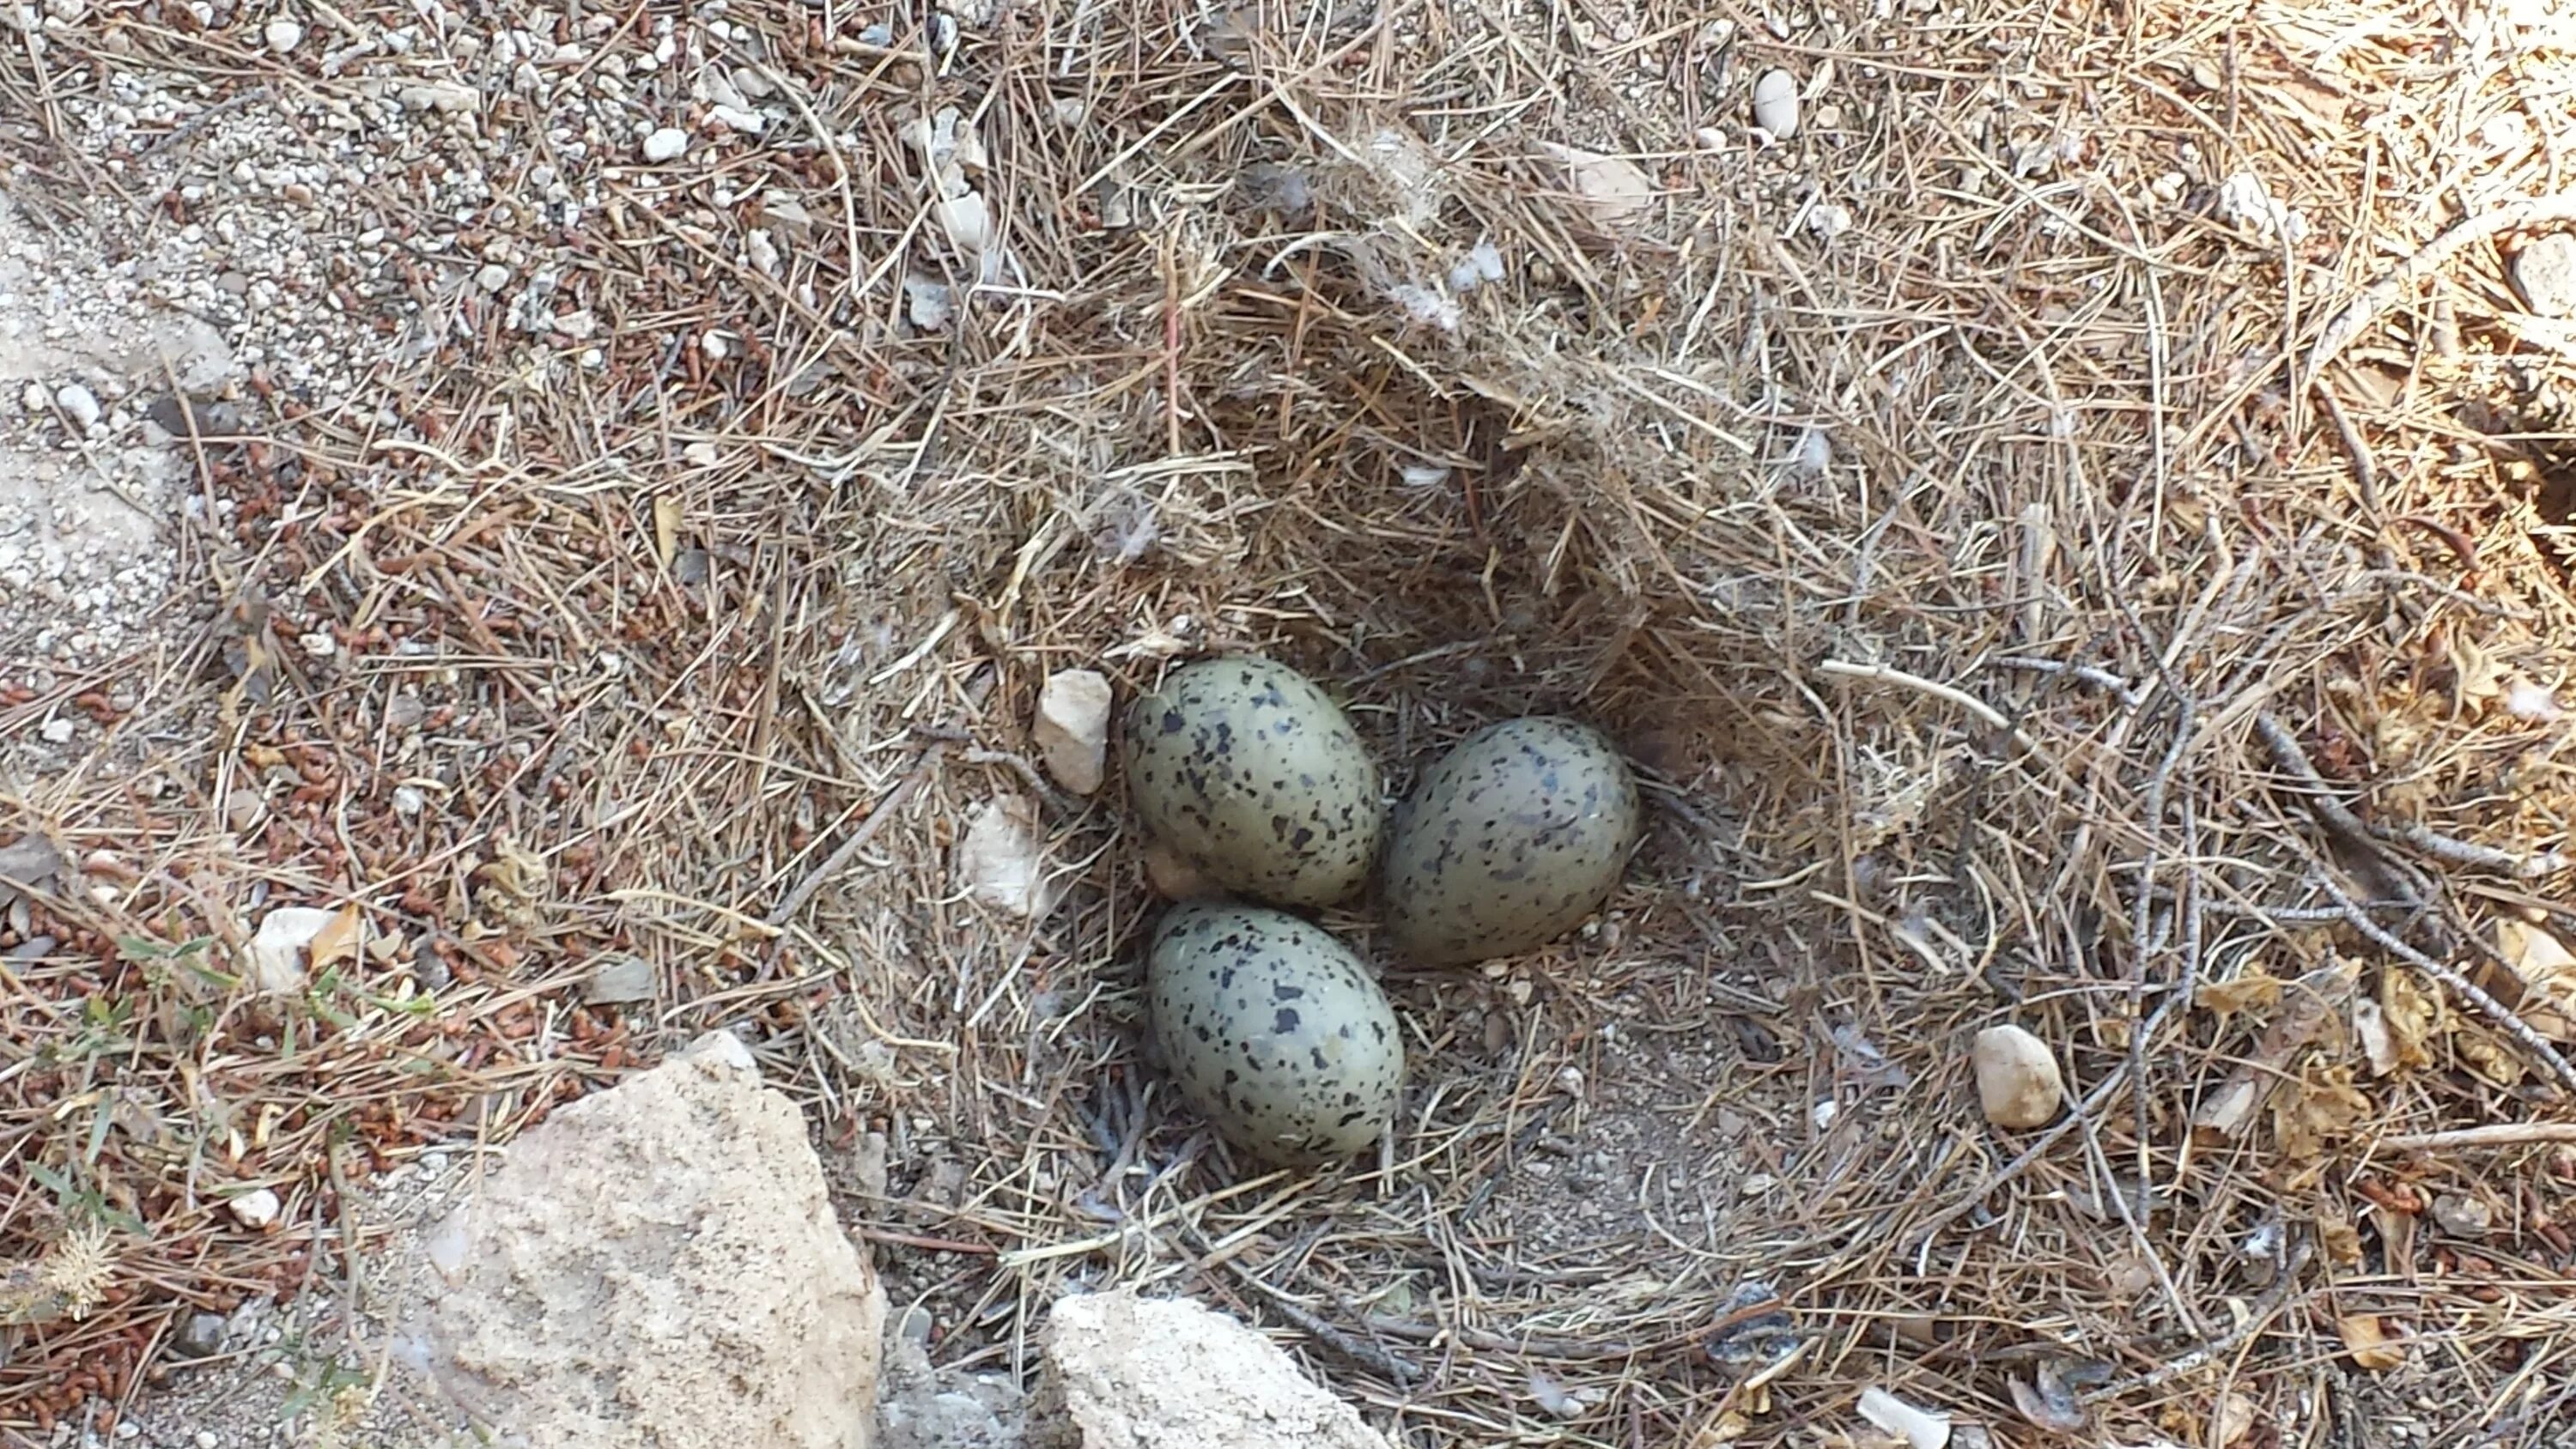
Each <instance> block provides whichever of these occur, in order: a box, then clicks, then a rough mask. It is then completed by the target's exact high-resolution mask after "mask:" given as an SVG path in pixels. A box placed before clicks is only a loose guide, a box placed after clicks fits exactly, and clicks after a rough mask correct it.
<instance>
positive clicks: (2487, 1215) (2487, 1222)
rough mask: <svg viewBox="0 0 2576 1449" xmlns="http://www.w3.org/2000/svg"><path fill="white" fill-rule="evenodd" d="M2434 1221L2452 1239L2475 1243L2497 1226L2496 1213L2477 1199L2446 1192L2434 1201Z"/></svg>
mask: <svg viewBox="0 0 2576 1449" xmlns="http://www.w3.org/2000/svg"><path fill="white" fill-rule="evenodd" d="M2433 1221H2434V1222H2436V1223H2438V1224H2440V1225H2441V1228H2442V1231H2444V1232H2446V1233H2449V1234H2450V1235H2451V1236H2452V1237H2455V1238H2467V1239H2470V1240H2471V1241H2475V1240H2476V1239H2479V1238H2483V1237H2485V1236H2486V1235H2487V1230H2488V1229H2490V1228H2492V1227H2494V1226H2495V1211H2494V1209H2492V1208H2489V1207H2488V1206H2487V1205H2486V1204H2485V1203H2484V1202H2482V1201H2480V1200H2478V1199H2477V1198H2473V1197H2465V1196H2462V1195H2461V1194H2458V1193H2449V1192H2446V1193H2443V1194H2442V1195H2441V1196H2439V1197H2437V1198H2435V1199H2433Z"/></svg>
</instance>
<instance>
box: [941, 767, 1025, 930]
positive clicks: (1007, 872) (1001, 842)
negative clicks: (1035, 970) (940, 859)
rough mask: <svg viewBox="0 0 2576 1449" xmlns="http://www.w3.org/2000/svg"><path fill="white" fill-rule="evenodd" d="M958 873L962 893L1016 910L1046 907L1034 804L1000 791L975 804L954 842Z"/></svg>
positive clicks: (999, 907)
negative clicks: (961, 836)
mask: <svg viewBox="0 0 2576 1449" xmlns="http://www.w3.org/2000/svg"><path fill="white" fill-rule="evenodd" d="M957 873H958V874H959V875H961V876H964V877H965V879H966V891H967V894H969V895H971V896H973V897H974V898H975V899H976V900H978V901H981V902H983V903H984V904H985V905H988V906H991V907H993V908H994V909H995V910H999V911H1007V912H1009V913H1010V914H1012V915H1015V916H1038V915H1044V914H1045V912H1046V904H1047V901H1046V846H1045V843H1044V842H1043V840H1042V839H1041V838H1040V836H1039V833H1038V812H1037V807H1036V806H1034V805H1032V804H1030V803H1029V801H1028V798H1027V797H1026V796H1022V795H1003V796H999V797H997V798H995V799H992V800H987V801H985V802H984V803H983V804H982V805H980V806H977V807H976V810H975V816H974V818H973V819H972V820H970V821H968V822H967V824H966V838H965V840H964V841H963V842H962V843H961V844H959V846H958V847H957Z"/></svg>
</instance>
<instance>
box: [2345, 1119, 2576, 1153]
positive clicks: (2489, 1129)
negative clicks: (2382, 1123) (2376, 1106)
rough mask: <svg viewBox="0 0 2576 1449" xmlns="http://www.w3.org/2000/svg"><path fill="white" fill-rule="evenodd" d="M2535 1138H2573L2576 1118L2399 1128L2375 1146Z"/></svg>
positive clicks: (2513, 1142) (2442, 1147)
mask: <svg viewBox="0 0 2576 1449" xmlns="http://www.w3.org/2000/svg"><path fill="white" fill-rule="evenodd" d="M2536 1142H2576V1122H2490V1123H2488V1124H2487V1125H2485V1126H2483V1127H2454V1128H2452V1129H2451V1130H2449V1131H2447V1132H2399V1133H2393V1134H2391V1135H2389V1136H2386V1137H2382V1138H2380V1139H2379V1140H2378V1142H2377V1143H2375V1144H2374V1145H2375V1146H2379V1147H2385V1148H2387V1149H2388V1150H2389V1151H2391V1152H2448V1151H2451V1150H2452V1149H2454V1148H2463V1147H2521V1146H2525V1145H2528V1144H2531V1143H2536Z"/></svg>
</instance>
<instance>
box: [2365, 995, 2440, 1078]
mask: <svg viewBox="0 0 2576 1449" xmlns="http://www.w3.org/2000/svg"><path fill="white" fill-rule="evenodd" d="M2379 1009H2380V1012H2381V1013H2382V1014H2383V1015H2384V1016H2385V1017H2386V1018H2387V1025H2388V1044H2389V1046H2390V1047H2391V1048H2392V1049H2394V1050H2395V1051H2396V1053H2397V1064H2398V1065H2399V1066H2401V1067H2422V1066H2430V1065H2432V1062H2433V1053H2432V1045H2431V1044H2432V1041H2433V1038H2434V1036H2435V1034H2436V1033H2437V1032H2439V1031H2440V1030H2441V1027H2442V1002H2441V998H2439V997H2437V996H2433V995H2430V994H2428V993H2427V992H2426V991H2425V990H2424V988H2422V987H2420V986H2418V985H2416V984H2415V980H2414V978H2413V977H2411V976H2408V975H2407V974H2406V973H2405V972H2403V971H2383V972H2381V973H2380V975H2379Z"/></svg>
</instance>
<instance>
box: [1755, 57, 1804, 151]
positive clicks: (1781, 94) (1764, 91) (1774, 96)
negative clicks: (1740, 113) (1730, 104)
mask: <svg viewBox="0 0 2576 1449" xmlns="http://www.w3.org/2000/svg"><path fill="white" fill-rule="evenodd" d="M1753 124H1755V125H1757V126H1760V127H1761V128H1762V129H1763V130H1765V131H1768V132H1770V133H1771V138H1772V139H1773V140H1775V141H1786V140H1788V139H1789V138H1790V137H1791V136H1794V135H1796V134H1798V78H1797V77H1795V76H1793V75H1791V74H1789V73H1788V72H1787V71H1785V70H1766V71H1764V72H1763V73H1762V78H1761V79H1760V80H1757V81H1755V82H1754V83H1753Z"/></svg>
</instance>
